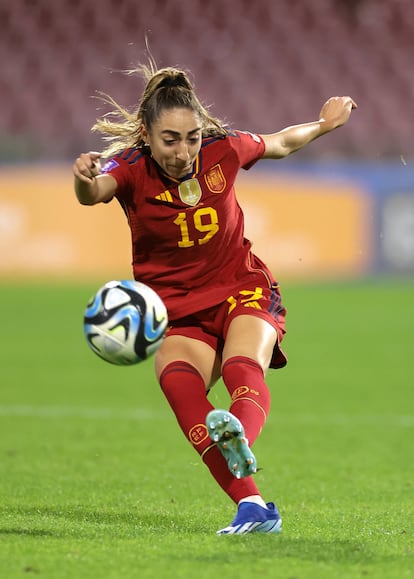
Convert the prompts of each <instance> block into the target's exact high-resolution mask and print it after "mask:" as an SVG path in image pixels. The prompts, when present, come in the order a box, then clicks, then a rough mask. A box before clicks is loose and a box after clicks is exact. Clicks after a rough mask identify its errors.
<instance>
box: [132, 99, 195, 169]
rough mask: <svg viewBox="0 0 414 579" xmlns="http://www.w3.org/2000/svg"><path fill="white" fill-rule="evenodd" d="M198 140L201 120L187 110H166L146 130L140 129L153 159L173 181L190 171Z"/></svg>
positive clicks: (144, 128)
mask: <svg viewBox="0 0 414 579" xmlns="http://www.w3.org/2000/svg"><path fill="white" fill-rule="evenodd" d="M201 137H202V126H201V119H200V117H199V116H198V115H197V113H195V112H194V111H192V110H190V109H184V108H175V109H168V110H166V111H164V112H163V113H162V114H161V115H160V117H159V119H158V120H157V121H156V122H155V123H154V124H153V125H152V126H151V129H150V130H148V129H147V128H146V127H145V126H143V127H142V138H143V139H144V141H145V142H146V144H147V145H149V146H150V148H151V154H152V157H153V159H154V160H155V161H156V162H157V163H158V165H159V166H160V167H161V168H162V169H163V171H164V172H165V173H166V174H167V175H169V176H170V177H173V178H174V179H181V178H182V177H185V176H186V175H187V174H188V173H190V172H191V170H192V166H193V163H194V161H195V160H196V158H197V155H198V153H199V151H200V148H201Z"/></svg>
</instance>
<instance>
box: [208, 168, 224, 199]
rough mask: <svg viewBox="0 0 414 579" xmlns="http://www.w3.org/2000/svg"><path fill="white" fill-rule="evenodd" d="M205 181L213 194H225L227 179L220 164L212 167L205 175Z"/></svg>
mask: <svg viewBox="0 0 414 579" xmlns="http://www.w3.org/2000/svg"><path fill="white" fill-rule="evenodd" d="M204 180H205V182H206V184H207V187H208V188H209V189H210V191H211V192H212V193H223V191H224V189H225V188H226V178H225V177H224V175H223V171H222V170H221V167H220V165H219V164H217V165H214V167H211V169H210V171H209V172H208V173H206V174H205V175H204Z"/></svg>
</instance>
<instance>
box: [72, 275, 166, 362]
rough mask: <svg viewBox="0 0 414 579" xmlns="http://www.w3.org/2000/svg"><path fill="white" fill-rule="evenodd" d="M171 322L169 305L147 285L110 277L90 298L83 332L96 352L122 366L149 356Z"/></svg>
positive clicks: (159, 342)
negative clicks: (169, 319)
mask: <svg viewBox="0 0 414 579" xmlns="http://www.w3.org/2000/svg"><path fill="white" fill-rule="evenodd" d="M167 325H168V315H167V309H166V307H165V305H164V302H163V301H162V300H161V298H160V297H159V295H158V294H157V293H156V292H155V291H154V290H152V289H151V288H150V287H148V286H147V285H145V284H143V283H141V282H138V281H132V280H121V281H109V282H108V283H106V284H105V285H104V286H103V287H101V288H100V289H99V290H98V291H97V292H96V294H95V295H94V296H93V297H92V298H91V299H90V301H89V303H88V305H87V306H86V310H85V315H84V323H83V328H84V334H85V338H86V341H87V343H88V346H89V347H90V348H91V350H92V351H93V352H95V354H97V355H98V356H100V357H101V358H103V359H104V360H106V361H107V362H110V363H111V364H117V365H119V366H129V365H131V364H137V363H138V362H141V361H142V360H146V359H147V358H148V357H149V356H151V355H152V354H154V353H155V352H156V350H157V349H158V348H159V347H160V345H161V342H162V340H163V338H164V335H165V331H166V329H167Z"/></svg>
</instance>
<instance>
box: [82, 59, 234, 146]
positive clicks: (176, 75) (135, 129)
mask: <svg viewBox="0 0 414 579" xmlns="http://www.w3.org/2000/svg"><path fill="white" fill-rule="evenodd" d="M136 73H139V74H140V75H141V76H142V77H144V79H145V80H146V86H145V89H144V92H143V94H142V97H141V100H140V103H139V105H138V108H137V110H136V112H133V113H131V112H129V111H128V110H127V109H125V108H124V107H122V106H121V105H119V104H118V103H117V102H116V101H115V100H114V99H112V97H110V96H108V95H105V94H101V98H102V99H103V100H104V102H106V103H107V104H110V105H111V106H113V107H114V109H115V110H114V111H112V112H111V113H108V114H106V115H104V117H102V118H100V119H97V121H96V123H95V124H94V126H93V127H92V130H93V131H97V132H100V133H102V134H103V139H104V140H105V141H109V142H110V145H108V147H107V148H106V149H105V150H104V151H103V156H105V157H109V156H112V155H114V154H115V153H117V152H119V151H121V150H123V149H126V148H129V147H138V148H140V147H141V148H142V147H143V146H144V141H143V139H142V136H141V128H142V125H145V127H146V128H147V129H149V130H150V129H151V127H152V125H153V124H154V123H155V122H156V121H157V120H158V119H159V117H160V115H161V114H162V113H163V111H165V110H170V109H173V108H186V109H189V110H192V111H194V112H195V113H196V114H197V115H198V116H199V117H200V119H201V122H202V130H203V136H208V135H215V136H220V135H221V136H222V135H225V134H227V130H226V128H225V126H224V124H223V123H222V122H221V121H220V120H218V119H216V118H214V117H212V116H210V115H209V113H208V111H207V109H206V108H205V107H204V106H203V105H202V104H201V102H200V101H199V99H198V97H197V95H196V93H195V90H194V87H193V85H192V83H191V81H190V79H189V77H188V75H187V73H186V72H185V71H183V70H180V69H177V68H172V67H167V68H162V69H160V70H157V69H156V66H155V63H154V61H153V60H152V59H150V62H149V66H147V65H140V66H139V67H138V68H137V69H134V70H130V71H127V74H128V75H133V74H136ZM110 117H115V119H114V120H111V119H110ZM117 119H118V120H117Z"/></svg>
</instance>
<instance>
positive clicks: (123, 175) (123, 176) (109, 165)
mask: <svg viewBox="0 0 414 579" xmlns="http://www.w3.org/2000/svg"><path fill="white" fill-rule="evenodd" d="M102 173H103V174H107V175H112V177H114V179H115V181H116V182H117V191H116V194H115V196H116V197H120V196H121V197H122V196H123V192H126V191H128V190H130V188H131V182H132V175H131V165H130V164H129V163H128V162H127V161H126V160H125V159H123V158H122V157H120V156H117V157H113V158H112V159H109V160H108V161H107V162H106V163H105V164H104V166H103V167H102V169H101V174H102Z"/></svg>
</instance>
